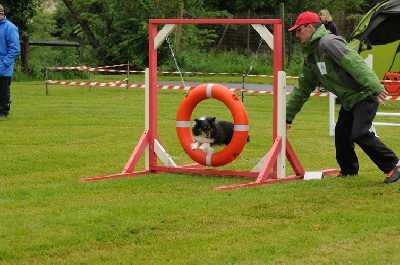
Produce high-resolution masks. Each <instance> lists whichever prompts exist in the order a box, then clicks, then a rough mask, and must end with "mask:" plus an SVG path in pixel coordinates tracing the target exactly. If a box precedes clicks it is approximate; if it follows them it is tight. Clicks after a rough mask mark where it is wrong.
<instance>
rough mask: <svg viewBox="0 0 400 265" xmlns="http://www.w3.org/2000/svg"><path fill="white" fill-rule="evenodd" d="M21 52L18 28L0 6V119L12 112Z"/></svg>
mask: <svg viewBox="0 0 400 265" xmlns="http://www.w3.org/2000/svg"><path fill="white" fill-rule="evenodd" d="M20 50H21V46H20V42H19V34H18V28H17V27H16V26H15V25H14V24H13V23H11V22H10V21H9V20H8V19H7V17H6V16H5V14H4V7H3V6H2V5H0V118H7V116H8V113H9V111H10V104H11V100H10V98H11V97H10V84H11V78H12V76H13V72H14V61H15V58H16V57H17V56H18V54H19V53H20Z"/></svg>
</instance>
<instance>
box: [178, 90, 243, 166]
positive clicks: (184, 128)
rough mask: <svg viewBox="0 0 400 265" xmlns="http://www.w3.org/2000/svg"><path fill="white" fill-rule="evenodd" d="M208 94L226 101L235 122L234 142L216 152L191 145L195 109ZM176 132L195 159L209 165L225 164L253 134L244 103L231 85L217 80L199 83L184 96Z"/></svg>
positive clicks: (236, 155)
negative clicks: (192, 117) (214, 82)
mask: <svg viewBox="0 0 400 265" xmlns="http://www.w3.org/2000/svg"><path fill="white" fill-rule="evenodd" d="M208 98H214V99H217V100H219V101H222V102H223V103H224V104H225V105H226V106H227V107H228V108H229V110H230V111H231V113H232V116H233V123H234V131H233V137H232V140H231V142H230V143H229V144H228V145H227V146H226V147H225V148H224V149H223V150H221V151H219V152H216V153H213V154H208V153H206V152H203V151H201V150H199V149H196V150H192V148H191V144H192V143H194V139H193V137H192V132H191V127H190V119H191V116H192V112H193V109H194V108H195V107H196V106H197V104H198V103H199V102H201V101H203V100H205V99H208ZM176 132H177V134H178V139H179V142H180V143H181V146H182V147H183V149H184V150H185V152H186V153H187V154H188V155H189V157H190V158H191V159H192V160H193V161H196V162H197V163H199V164H201V165H205V166H214V167H218V166H223V165H226V164H228V163H230V162H232V161H233V160H235V159H236V158H237V157H238V156H239V155H240V153H241V152H242V150H243V148H244V145H245V144H246V142H247V137H248V134H249V122H248V117H247V112H246V110H245V108H244V106H243V103H242V102H241V101H240V99H239V98H238V97H237V96H236V94H235V93H233V92H232V91H231V90H229V88H227V87H224V86H222V85H217V84H203V85H200V86H197V87H195V88H194V89H193V90H192V91H190V93H189V94H187V95H186V96H185V98H184V99H183V100H182V103H181V105H180V106H179V109H178V112H177V114H176Z"/></svg>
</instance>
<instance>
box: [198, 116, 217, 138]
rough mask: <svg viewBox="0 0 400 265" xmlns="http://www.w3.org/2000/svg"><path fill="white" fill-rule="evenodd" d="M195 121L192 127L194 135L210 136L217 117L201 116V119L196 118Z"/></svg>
mask: <svg viewBox="0 0 400 265" xmlns="http://www.w3.org/2000/svg"><path fill="white" fill-rule="evenodd" d="M194 121H195V123H194V124H193V127H192V133H193V135H194V136H202V137H204V138H210V137H211V135H212V132H213V130H215V127H216V124H215V117H212V118H211V117H201V118H200V119H194Z"/></svg>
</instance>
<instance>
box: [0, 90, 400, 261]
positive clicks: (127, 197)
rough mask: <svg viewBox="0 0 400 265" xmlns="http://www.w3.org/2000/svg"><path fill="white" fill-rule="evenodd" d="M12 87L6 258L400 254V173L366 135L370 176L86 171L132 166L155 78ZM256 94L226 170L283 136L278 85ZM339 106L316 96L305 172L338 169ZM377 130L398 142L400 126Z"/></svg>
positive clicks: (295, 138) (2, 209)
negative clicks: (334, 125) (269, 180)
mask: <svg viewBox="0 0 400 265" xmlns="http://www.w3.org/2000/svg"><path fill="white" fill-rule="evenodd" d="M11 89H12V100H13V103H12V111H11V113H10V116H9V118H8V119H6V120H0V163H1V166H0V263H1V264H166V263H170V264H400V251H399V246H400V214H399V210H398V209H399V202H400V183H394V184H390V185H384V184H382V181H383V180H384V177H385V176H384V174H383V173H382V172H380V171H379V170H378V169H377V167H376V166H375V165H374V164H373V163H372V162H371V161H370V160H369V159H368V157H367V156H366V155H365V154H364V153H362V152H361V151H360V149H359V148H358V147H357V152H358V154H359V160H360V164H361V169H360V175H359V176H357V177H351V178H343V179H339V178H335V177H332V176H327V177H326V178H324V179H322V180H312V181H302V180H299V181H292V182H287V183H277V184H272V185H264V186H260V187H252V188H240V189H234V190H227V191H215V190H213V188H214V187H216V186H222V185H229V184H234V183H243V182H248V181H250V180H247V179H243V178H228V177H221V176H207V175H201V176H200V175H190V174H187V175H184V174H172V173H169V174H152V175H144V176H140V177H136V178H118V179H109V180H102V181H93V182H79V181H78V180H79V179H80V178H86V177H94V176H103V175H108V174H114V173H120V172H121V171H122V170H123V168H124V166H125V164H126V162H127V160H128V159H129V157H130V155H131V153H132V151H133V149H134V147H135V145H136V143H137V142H138V140H139V138H140V136H141V134H142V132H143V130H144V118H145V117H144V106H145V104H144V90H143V89H124V88H102V87H93V88H92V90H91V91H90V90H89V89H88V88H86V87H73V86H56V85H52V86H50V87H49V95H46V94H45V85H44V82H26V83H16V82H14V83H12V88H11ZM185 93H186V92H184V91H171V90H161V91H159V93H158V101H159V112H158V123H159V125H158V136H159V138H160V140H161V142H162V144H163V145H164V146H165V148H166V149H167V151H168V153H169V154H170V155H171V156H172V157H173V159H174V161H175V162H176V163H177V164H187V163H192V162H193V161H191V160H190V159H189V158H188V157H187V156H186V155H185V153H184V152H183V150H182V148H181V147H180V145H179V142H178V140H177V137H176V133H175V116H176V111H177V109H178V107H179V104H180V102H181V100H182V98H183V97H184V96H185ZM244 105H245V107H246V109H247V112H248V115H249V123H250V135H251V139H252V141H251V142H250V143H248V144H247V145H246V147H245V149H244V151H243V152H242V154H241V156H240V157H239V158H238V159H236V160H235V161H233V162H232V163H230V164H228V165H226V166H224V167H222V168H224V169H233V170H251V169H252V168H253V167H254V166H255V164H256V163H257V162H258V160H259V159H260V158H261V157H262V156H263V155H265V154H266V153H267V152H268V150H269V149H270V147H271V145H272V140H273V139H272V96H269V95H256V94H245V98H244ZM397 110H398V107H397V104H396V102H391V104H390V106H389V107H386V108H382V111H389V112H390V111H391V112H394V111H397ZM328 112H329V111H328V99H327V98H326V97H312V98H311V99H310V101H309V102H308V103H307V104H306V105H305V106H304V108H303V110H302V112H301V113H300V114H299V115H298V117H297V119H296V121H295V122H294V124H293V127H292V129H291V130H290V132H289V136H288V138H289V141H290V142H291V143H292V146H293V148H294V149H295V151H296V154H297V156H298V157H299V159H300V161H301V163H302V165H303V167H304V168H305V170H306V171H316V170H321V169H327V168H336V167H337V165H336V162H335V155H334V153H335V152H334V141H333V137H331V136H329V132H328V125H329V124H328ZM203 115H209V116H216V117H217V119H228V120H229V119H232V117H231V116H230V112H229V110H228V109H227V108H226V107H225V106H224V105H223V104H222V103H221V102H219V101H215V100H206V101H204V102H201V103H200V104H199V105H198V107H196V109H195V110H194V113H193V117H192V118H195V117H197V116H203ZM380 120H382V118H381V119H380ZM385 120H391V121H396V118H391V119H387V118H386V119H385ZM377 131H378V134H379V136H380V138H381V139H382V140H383V141H384V142H385V143H386V144H387V145H388V146H390V147H391V148H393V149H394V150H395V151H396V152H397V153H398V154H400V144H399V143H400V133H399V132H400V128H396V127H377ZM143 165H144V159H141V160H140V161H139V163H138V166H137V169H138V170H141V169H143V168H144V166H143ZM287 171H288V175H290V174H291V171H292V170H291V167H290V165H289V164H288V165H287Z"/></svg>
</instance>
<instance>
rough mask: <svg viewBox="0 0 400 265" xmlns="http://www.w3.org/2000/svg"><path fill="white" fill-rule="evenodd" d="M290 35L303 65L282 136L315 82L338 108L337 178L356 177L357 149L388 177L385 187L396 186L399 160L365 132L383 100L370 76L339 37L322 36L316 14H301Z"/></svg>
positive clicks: (383, 93) (380, 89) (372, 74)
mask: <svg viewBox="0 0 400 265" xmlns="http://www.w3.org/2000/svg"><path fill="white" fill-rule="evenodd" d="M289 31H290V32H295V34H296V37H297V38H298V39H299V40H300V42H301V43H302V44H303V47H302V52H303V53H304V54H305V55H306V59H305V61H304V66H303V69H302V71H301V73H300V74H299V79H298V81H297V83H296V85H295V86H294V89H293V92H292V93H291V95H290V98H289V100H288V102H287V107H286V129H287V131H288V130H289V129H290V127H291V124H292V122H293V120H294V118H295V116H296V114H297V113H298V112H299V111H300V110H301V108H302V107H303V105H304V103H305V102H306V101H307V100H308V99H309V98H310V94H311V93H312V92H313V91H314V89H315V87H316V85H317V84H318V83H319V82H320V83H321V84H322V85H323V86H324V87H325V88H326V89H327V90H328V91H330V92H332V93H333V94H335V95H336V96H337V97H338V98H339V99H341V102H342V106H341V109H340V111H339V117H338V121H337V123H336V127H335V146H336V161H337V162H338V164H339V166H340V174H339V175H338V176H347V175H357V174H358V170H359V164H358V158H357V155H356V153H355V151H354V143H356V144H358V145H359V146H360V147H361V149H362V150H363V151H364V152H365V153H366V154H367V155H368V156H369V157H370V159H371V160H372V161H373V162H374V163H375V164H376V165H377V166H378V168H379V169H380V170H381V171H383V172H384V173H385V174H386V175H387V176H386V179H385V180H384V183H391V182H396V181H397V180H399V179H400V162H399V159H398V157H397V156H396V154H395V153H394V152H393V151H392V150H391V149H389V148H388V147H387V146H386V145H385V144H384V143H382V142H381V141H380V140H379V138H377V137H376V135H375V134H374V133H372V132H371V131H370V130H369V129H370V128H371V126H372V121H373V119H374V118H375V115H376V112H377V110H378V106H379V104H382V105H384V101H383V100H384V99H385V97H386V96H387V92H386V91H385V88H384V86H383V85H382V84H381V82H380V81H379V79H378V77H377V76H376V74H375V72H374V71H373V70H372V69H371V68H370V67H368V65H367V64H366V63H365V61H364V59H363V58H362V57H361V56H360V55H359V54H358V53H357V52H356V51H354V50H352V49H351V48H349V47H348V46H347V43H346V41H345V40H344V39H343V38H342V37H340V36H336V35H334V34H331V33H330V32H329V31H328V30H326V28H325V26H324V25H323V24H321V21H320V20H319V18H318V15H317V14H316V13H312V12H309V11H306V12H304V13H301V14H300V15H299V17H298V18H297V20H296V22H295V24H294V26H293V27H291V28H290V29H289Z"/></svg>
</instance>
